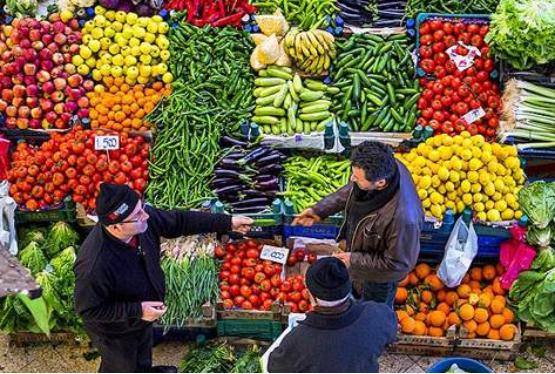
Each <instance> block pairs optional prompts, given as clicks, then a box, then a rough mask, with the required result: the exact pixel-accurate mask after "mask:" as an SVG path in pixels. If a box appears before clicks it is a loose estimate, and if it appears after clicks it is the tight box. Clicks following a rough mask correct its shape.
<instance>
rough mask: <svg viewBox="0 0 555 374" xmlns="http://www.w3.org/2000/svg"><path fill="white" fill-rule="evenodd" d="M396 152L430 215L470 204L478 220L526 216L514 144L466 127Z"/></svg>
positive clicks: (520, 175) (460, 208) (497, 219)
mask: <svg viewBox="0 0 555 374" xmlns="http://www.w3.org/2000/svg"><path fill="white" fill-rule="evenodd" d="M396 157H397V158H398V159H399V160H400V161H402V162H403V163H404V164H405V166H406V167H407V168H408V169H409V170H410V172H411V174H412V176H413V179H414V183H415V184H416V187H417V190H418V196H420V199H421V200H422V206H423V208H424V210H425V211H426V213H427V215H429V216H433V217H435V218H437V219H439V220H441V219H442V218H443V215H444V214H445V211H446V210H447V209H451V210H452V211H453V212H455V213H462V211H463V210H464V209H465V207H472V209H473V211H474V212H475V215H476V218H477V219H478V220H480V221H489V222H497V221H508V220H512V219H519V218H520V217H521V216H522V212H521V211H520V206H519V204H518V201H517V198H516V194H517V193H518V191H519V189H520V188H521V187H522V185H523V184H524V181H525V176H524V172H523V170H522V168H521V167H520V160H519V158H518V155H517V150H516V147H514V146H508V145H500V144H498V143H492V144H490V143H486V142H485V140H484V137H483V136H481V135H474V136H470V134H469V133H468V132H463V133H462V134H461V135H457V136H454V137H450V136H448V135H446V134H443V135H438V136H434V137H432V138H429V139H428V140H426V142H423V143H420V144H419V145H418V147H416V148H414V149H412V150H411V151H410V152H408V153H397V154H396Z"/></svg>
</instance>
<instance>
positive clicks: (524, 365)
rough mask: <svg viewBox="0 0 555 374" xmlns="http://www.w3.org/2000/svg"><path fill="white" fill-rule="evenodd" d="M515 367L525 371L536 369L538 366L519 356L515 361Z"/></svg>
mask: <svg viewBox="0 0 555 374" xmlns="http://www.w3.org/2000/svg"><path fill="white" fill-rule="evenodd" d="M515 366H516V368H517V369H520V370H527V369H535V368H537V367H538V364H536V363H535V362H533V361H530V360H527V359H525V358H523V357H520V356H519V357H517V358H516V359H515Z"/></svg>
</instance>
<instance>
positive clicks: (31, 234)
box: [18, 226, 46, 248]
mask: <svg viewBox="0 0 555 374" xmlns="http://www.w3.org/2000/svg"><path fill="white" fill-rule="evenodd" d="M19 237H20V238H21V239H20V240H19V241H18V245H19V247H20V248H25V247H27V246H28V245H29V243H31V242H36V243H37V244H39V245H41V246H42V245H43V244H44V242H45V241H46V229H45V228H42V227H33V226H31V227H29V228H21V229H20V230H19Z"/></svg>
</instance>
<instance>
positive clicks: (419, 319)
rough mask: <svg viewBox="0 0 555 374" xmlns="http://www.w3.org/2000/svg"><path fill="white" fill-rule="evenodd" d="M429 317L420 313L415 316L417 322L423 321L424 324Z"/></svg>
mask: <svg viewBox="0 0 555 374" xmlns="http://www.w3.org/2000/svg"><path fill="white" fill-rule="evenodd" d="M427 317H428V315H427V314H426V313H420V312H418V313H416V315H415V316H414V319H415V320H417V321H422V322H424V321H426V319H427Z"/></svg>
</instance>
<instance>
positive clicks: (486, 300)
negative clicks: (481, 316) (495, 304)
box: [478, 292, 492, 309]
mask: <svg viewBox="0 0 555 374" xmlns="http://www.w3.org/2000/svg"><path fill="white" fill-rule="evenodd" d="M491 299H492V297H490V294H489V293H487V292H483V293H482V294H480V300H479V301H478V305H479V306H481V307H482V308H486V309H487V308H489V306H490V304H491Z"/></svg>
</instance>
